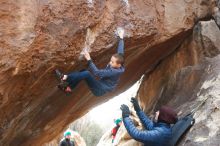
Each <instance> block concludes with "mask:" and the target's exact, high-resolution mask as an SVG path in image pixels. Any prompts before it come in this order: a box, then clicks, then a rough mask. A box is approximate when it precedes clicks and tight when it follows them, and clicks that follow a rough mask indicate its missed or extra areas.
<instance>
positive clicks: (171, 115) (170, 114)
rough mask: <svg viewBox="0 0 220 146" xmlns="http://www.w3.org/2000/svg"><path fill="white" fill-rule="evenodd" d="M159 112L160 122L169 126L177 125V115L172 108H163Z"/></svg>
mask: <svg viewBox="0 0 220 146" xmlns="http://www.w3.org/2000/svg"><path fill="white" fill-rule="evenodd" d="M159 111H160V113H159V117H158V121H159V122H165V123H167V124H175V123H176V122H177V120H178V118H177V113H176V112H175V111H174V110H173V109H172V108H171V107H168V106H162V107H161V108H160V110H159Z"/></svg>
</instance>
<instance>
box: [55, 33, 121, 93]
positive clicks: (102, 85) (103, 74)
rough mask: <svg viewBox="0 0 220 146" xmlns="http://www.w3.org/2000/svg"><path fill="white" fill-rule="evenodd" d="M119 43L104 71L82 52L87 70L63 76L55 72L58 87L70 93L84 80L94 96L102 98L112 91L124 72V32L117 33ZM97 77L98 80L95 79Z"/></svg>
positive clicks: (85, 52) (57, 71) (88, 55)
mask: <svg viewBox="0 0 220 146" xmlns="http://www.w3.org/2000/svg"><path fill="white" fill-rule="evenodd" d="M118 36H119V43H118V48H117V53H116V54H114V55H113V56H112V57H111V60H110V62H109V64H108V65H107V67H106V68H105V69H98V68H97V67H96V65H95V64H94V63H93V61H92V59H91V57H90V54H89V53H88V51H86V49H85V51H84V53H83V55H84V57H85V59H86V60H87V61H88V69H89V70H83V71H80V72H72V73H70V74H68V75H64V74H63V73H61V72H60V71H59V70H56V75H57V76H58V78H59V80H60V81H61V83H60V84H59V85H58V87H59V88H60V89H62V90H64V91H65V92H67V93H70V92H72V89H73V88H74V87H76V85H77V84H78V83H79V82H80V81H82V80H85V81H86V83H87V85H88V86H89V88H90V90H91V91H92V93H93V94H94V95H95V96H102V95H104V94H106V93H107V92H110V91H112V90H114V89H115V88H116V86H117V84H118V81H119V78H120V76H121V74H122V73H123V72H124V71H125V68H124V40H123V38H124V30H123V29H121V30H119V31H118ZM96 77H98V78H99V79H96Z"/></svg>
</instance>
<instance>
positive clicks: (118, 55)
mask: <svg viewBox="0 0 220 146" xmlns="http://www.w3.org/2000/svg"><path fill="white" fill-rule="evenodd" d="M112 56H114V57H115V58H116V59H117V61H116V62H117V63H118V64H121V65H123V64H124V56H123V55H122V54H120V53H116V54H114V55H112Z"/></svg>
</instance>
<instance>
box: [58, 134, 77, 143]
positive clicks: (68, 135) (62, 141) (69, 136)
mask: <svg viewBox="0 0 220 146" xmlns="http://www.w3.org/2000/svg"><path fill="white" fill-rule="evenodd" d="M59 146H75V144H74V141H72V140H71V132H70V131H66V132H64V139H63V140H61V141H60V144H59Z"/></svg>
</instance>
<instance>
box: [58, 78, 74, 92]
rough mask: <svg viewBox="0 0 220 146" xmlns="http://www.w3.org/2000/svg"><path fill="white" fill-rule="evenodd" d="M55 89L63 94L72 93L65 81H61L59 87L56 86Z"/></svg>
mask: <svg viewBox="0 0 220 146" xmlns="http://www.w3.org/2000/svg"><path fill="white" fill-rule="evenodd" d="M57 87H58V88H59V89H61V90H63V91H64V92H67V93H71V92H72V89H71V88H70V86H69V83H68V82H66V81H61V83H60V84H59V85H57Z"/></svg>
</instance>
